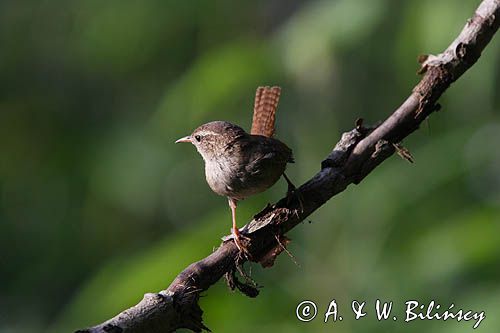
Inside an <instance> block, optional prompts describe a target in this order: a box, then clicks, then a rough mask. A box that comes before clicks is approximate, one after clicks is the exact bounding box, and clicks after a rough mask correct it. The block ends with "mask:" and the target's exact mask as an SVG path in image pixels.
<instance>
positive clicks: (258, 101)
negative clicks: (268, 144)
mask: <svg viewBox="0 0 500 333" xmlns="http://www.w3.org/2000/svg"><path fill="white" fill-rule="evenodd" d="M280 94H281V88H280V87H258V88H257V92H256V93H255V102H254V107H253V121H252V130H251V131H250V133H251V134H254V135H263V136H267V137H272V136H273V134H274V120H275V119H276V109H277V108H278V102H279V99H280Z"/></svg>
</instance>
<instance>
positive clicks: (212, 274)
mask: <svg viewBox="0 0 500 333" xmlns="http://www.w3.org/2000/svg"><path fill="white" fill-rule="evenodd" d="M499 25H500V0H484V1H482V3H481V4H480V5H479V7H478V8H477V10H476V12H475V14H474V16H473V17H472V18H470V19H469V20H468V21H467V23H466V25H465V27H464V28H463V30H462V32H461V33H460V35H459V36H458V37H457V38H456V39H455V40H454V41H453V42H452V43H451V45H450V46H449V47H448V48H447V49H446V50H445V51H444V52H443V53H441V54H438V55H429V56H425V57H421V59H420V62H421V69H420V71H419V73H420V74H423V77H422V79H421V81H420V82H419V83H418V84H417V85H416V86H415V88H414V89H413V91H412V93H411V95H410V96H409V97H408V98H407V99H406V101H405V102H404V103H403V104H402V105H401V106H400V107H399V108H398V109H397V110H396V111H395V112H394V113H393V114H392V115H391V116H390V117H389V118H387V119H386V120H385V121H384V122H383V123H382V124H381V125H379V126H378V127H376V128H375V129H371V128H365V127H363V125H362V123H361V121H358V122H357V124H356V128H355V129H353V130H352V131H350V132H347V133H344V134H343V135H342V138H341V140H340V141H339V142H338V143H337V145H336V146H335V148H334V150H333V151H332V152H331V153H330V154H329V155H328V157H327V158H326V159H325V160H324V161H323V162H322V164H321V170H320V171H319V172H318V173H317V174H316V175H315V176H314V177H313V178H311V179H310V180H309V181H308V182H306V183H305V184H303V185H302V186H301V187H300V188H299V191H300V194H301V199H302V200H301V201H302V206H303V207H300V203H299V202H298V201H297V200H289V199H287V198H283V199H281V200H280V201H279V202H278V203H276V204H274V205H272V206H268V207H266V208H265V209H264V210H263V211H262V212H260V213H258V214H257V215H256V216H255V217H254V219H253V220H252V221H251V222H250V223H249V224H248V225H246V226H245V227H244V229H243V230H244V232H245V233H246V235H247V236H248V237H249V238H250V239H251V244H250V247H249V251H250V253H251V256H252V261H255V262H260V263H261V264H262V265H263V266H264V267H269V266H272V264H273V262H274V259H275V258H276V256H277V255H278V254H279V253H280V252H282V251H283V249H284V247H285V246H286V243H287V241H288V240H287V239H286V237H285V236H284V234H285V233H286V232H288V231H289V230H290V229H292V228H293V227H295V226H296V225H297V224H299V223H300V222H301V221H303V220H304V219H305V218H306V217H307V216H309V215H310V214H311V213H312V212H314V211H315V210H316V209H318V208H319V207H320V206H321V205H323V204H324V203H325V202H326V201H328V200H329V199H330V198H331V197H332V196H334V195H336V194H338V193H340V192H342V191H343V190H344V189H345V188H346V187H347V186H348V185H349V184H352V183H354V184H358V183H359V182H361V180H363V179H364V178H365V177H366V176H367V175H368V174H369V173H370V172H371V171H372V170H373V169H375V168H376V167H377V166H378V165H379V164H380V163H382V162H383V161H384V160H385V159H387V158H388V157H389V156H391V155H392V154H393V153H394V152H395V151H397V152H398V153H400V155H402V156H406V157H407V158H409V157H408V152H407V151H405V149H404V148H402V147H401V146H400V142H401V141H402V140H403V139H404V138H405V137H407V136H408V135H409V134H411V133H412V132H413V131H415V130H416V129H418V127H419V126H420V123H421V122H422V121H423V120H425V119H426V118H427V117H428V116H429V115H430V114H431V113H432V112H434V111H437V110H438V109H439V104H437V100H438V98H439V97H440V96H441V95H442V94H443V93H444V92H445V90H446V89H447V88H448V87H449V86H450V84H451V83H452V82H454V81H455V80H456V79H458V78H459V77H460V76H461V75H462V74H463V73H464V72H465V71H466V70H467V69H469V68H470V67H471V66H472V65H473V64H474V63H475V62H476V61H477V60H478V59H479V56H480V55H481V52H482V50H483V49H484V48H485V47H486V45H487V44H488V43H489V41H490V40H491V38H492V37H493V35H494V34H495V33H496V31H497V30H498V28H499ZM302 208H303V209H302ZM244 261H246V259H245V258H241V257H239V251H238V249H237V248H236V246H235V244H234V243H233V242H232V241H225V242H224V243H223V244H222V245H221V246H220V247H219V248H218V249H217V250H216V251H215V252H213V253H212V254H210V255H209V256H208V257H206V258H205V259H202V260H200V261H198V262H195V263H193V264H191V265H189V266H188V267H187V268H186V269H184V271H182V272H181V273H180V274H179V275H178V276H177V277H176V278H175V280H174V281H173V282H172V284H171V285H170V286H169V287H168V288H167V289H165V290H162V291H160V292H159V293H156V294H146V295H144V298H143V299H142V300H141V301H140V302H139V303H138V304H137V305H135V306H133V307H131V308H129V309H127V310H125V311H123V312H121V313H120V314H118V315H117V316H115V317H114V318H112V319H109V320H108V321H106V322H104V323H102V324H100V325H97V326H95V327H92V328H88V329H84V330H81V331H78V332H80V333H83V332H88V333H97V332H106V333H110V332H116V333H118V332H134V333H135V332H171V331H174V330H176V329H178V328H188V329H191V330H193V331H196V332H199V331H201V330H202V329H207V327H205V326H204V324H203V323H202V318H201V316H202V310H201V309H200V307H199V306H198V299H199V296H200V292H202V291H205V290H207V289H208V288H209V287H210V286H211V285H212V284H214V283H215V282H217V281H218V280H219V279H220V278H221V277H223V276H226V279H227V280H228V283H229V285H230V287H231V288H238V289H239V290H241V291H242V292H244V293H245V294H247V295H249V296H251V297H255V296H257V294H258V291H257V289H256V288H254V287H253V286H252V285H251V283H248V282H247V283H244V282H240V281H239V280H238V279H237V278H236V275H235V272H236V271H237V270H238V271H240V273H241V274H242V276H243V277H245V274H244V272H242V271H241V270H239V268H240V265H241V264H242V263H243V262H244Z"/></svg>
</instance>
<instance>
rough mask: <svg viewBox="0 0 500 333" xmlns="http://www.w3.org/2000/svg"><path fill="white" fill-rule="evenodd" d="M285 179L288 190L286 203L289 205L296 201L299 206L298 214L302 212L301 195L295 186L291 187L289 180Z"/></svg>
mask: <svg viewBox="0 0 500 333" xmlns="http://www.w3.org/2000/svg"><path fill="white" fill-rule="evenodd" d="M285 179H286V182H287V183H288V189H287V191H286V200H287V202H286V203H287V204H288V205H290V204H291V203H292V201H293V200H297V201H298V203H299V206H300V212H301V213H302V212H304V203H303V202H304V201H303V200H302V194H301V193H300V191H299V189H298V188H297V187H295V185H293V183H292V182H291V181H290V179H288V177H285Z"/></svg>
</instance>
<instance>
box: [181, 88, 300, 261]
mask: <svg viewBox="0 0 500 333" xmlns="http://www.w3.org/2000/svg"><path fill="white" fill-rule="evenodd" d="M280 93H281V89H280V88H279V87H259V88H257V92H256V95H255V102H254V114H253V122H252V130H251V132H250V134H249V133H247V132H245V131H244V130H243V129H242V128H241V127H239V126H237V125H234V124H231V123H229V122H227V121H212V122H209V123H206V124H203V125H201V126H200V127H198V128H197V129H195V130H194V131H193V133H192V134H191V135H189V136H186V137H183V138H181V139H179V140H177V141H176V143H178V142H190V143H192V144H193V145H194V146H195V147H196V149H197V150H198V152H199V153H200V155H201V156H202V157H203V160H204V161H205V177H206V180H207V183H208V185H209V186H210V188H211V189H212V191H214V192H215V193H217V194H219V195H222V196H226V197H227V198H228V201H229V207H230V208H231V213H232V221H233V226H232V229H231V234H232V235H233V237H234V241H235V243H236V246H237V247H238V249H239V250H240V251H243V252H245V253H246V254H248V252H247V250H246V246H245V244H244V243H243V240H242V239H243V238H244V239H246V237H244V236H243V235H242V234H241V233H240V231H239V229H238V228H237V226H236V205H237V203H238V201H240V200H243V199H245V198H247V197H249V196H251V195H254V194H257V193H260V192H263V191H265V190H267V189H268V188H269V187H271V186H272V185H274V184H275V183H276V182H277V181H278V179H279V178H280V177H281V176H282V175H283V176H284V178H285V180H286V181H287V183H288V186H289V191H290V190H292V191H294V190H295V187H294V186H293V184H292V183H291V182H290V180H289V179H288V177H287V176H286V175H285V174H284V172H285V169H286V166H287V163H293V162H294V160H293V154H292V150H291V149H290V148H288V147H287V145H285V144H284V143H283V142H281V141H279V140H277V139H274V138H272V136H273V134H274V127H275V126H274V123H275V118H276V109H277V106H278V101H279V97H280Z"/></svg>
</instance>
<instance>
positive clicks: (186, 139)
mask: <svg viewBox="0 0 500 333" xmlns="http://www.w3.org/2000/svg"><path fill="white" fill-rule="evenodd" d="M179 142H191V136H189V135H188V136H185V137H183V138H180V139H179V140H177V141H175V143H179Z"/></svg>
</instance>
